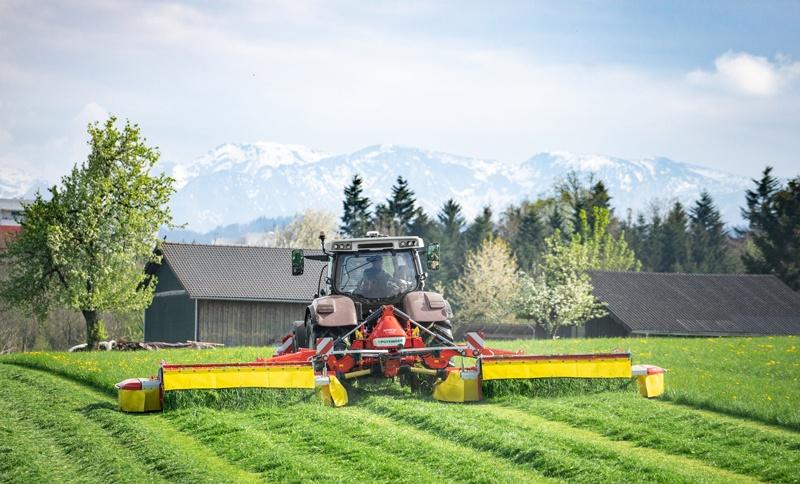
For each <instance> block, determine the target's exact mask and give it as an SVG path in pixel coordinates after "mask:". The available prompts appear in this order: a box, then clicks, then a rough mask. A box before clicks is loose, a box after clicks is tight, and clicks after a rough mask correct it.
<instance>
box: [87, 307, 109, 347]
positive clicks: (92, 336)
mask: <svg viewBox="0 0 800 484" xmlns="http://www.w3.org/2000/svg"><path fill="white" fill-rule="evenodd" d="M81 312H82V313H83V318H84V319H85V320H86V349H87V350H96V349H97V343H99V342H100V341H101V340H102V339H103V338H105V333H106V331H105V327H104V326H103V321H101V320H100V319H99V318H98V314H97V311H95V310H93V309H85V310H83V311H81Z"/></svg>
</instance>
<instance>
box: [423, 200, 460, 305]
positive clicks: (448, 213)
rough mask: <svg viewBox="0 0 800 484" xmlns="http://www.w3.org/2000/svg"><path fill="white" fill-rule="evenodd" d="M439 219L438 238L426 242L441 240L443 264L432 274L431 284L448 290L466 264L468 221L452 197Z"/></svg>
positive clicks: (439, 214)
mask: <svg viewBox="0 0 800 484" xmlns="http://www.w3.org/2000/svg"><path fill="white" fill-rule="evenodd" d="M436 220H437V224H436V225H437V227H436V228H437V230H436V235H437V240H426V243H431V242H437V241H438V242H439V245H440V249H439V250H440V257H441V266H440V268H439V270H438V271H436V272H433V273H431V274H430V278H431V284H433V285H434V287H439V288H440V289H442V290H445V291H446V290H447V289H448V288H450V287H451V286H452V284H453V283H454V282H455V281H456V279H458V277H459V275H460V274H461V270H462V266H463V264H464V256H465V254H464V235H463V233H462V232H463V231H464V226H465V225H466V221H465V219H464V215H463V213H462V212H461V205H459V204H458V203H457V202H456V201H455V200H453V199H452V198H451V199H449V200H447V201H446V202H445V203H444V204H443V205H442V208H441V209H440V210H439V213H438V214H436ZM448 292H449V291H448Z"/></svg>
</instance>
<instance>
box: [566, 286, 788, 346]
mask: <svg viewBox="0 0 800 484" xmlns="http://www.w3.org/2000/svg"><path fill="white" fill-rule="evenodd" d="M590 276H591V279H592V285H593V286H594V294H595V296H596V297H597V298H598V299H599V300H600V301H602V302H604V303H605V304H606V305H607V309H608V315H607V316H605V317H604V318H600V319H598V320H595V321H590V322H589V323H587V324H586V327H585V328H580V329H579V331H580V333H582V334H580V333H579V334H576V335H578V336H586V337H607V336H651V335H665V336H667V335H668V336H751V335H752V336H757V335H788V334H800V293H798V292H795V291H793V290H792V289H791V288H789V286H787V285H786V284H784V283H783V282H782V281H781V280H780V279H778V278H777V277H775V276H772V275H749V274H680V273H675V274H673V273H655V272H600V271H597V272H591V273H590Z"/></svg>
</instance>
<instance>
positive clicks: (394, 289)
mask: <svg viewBox="0 0 800 484" xmlns="http://www.w3.org/2000/svg"><path fill="white" fill-rule="evenodd" d="M337 257H338V259H339V261H338V264H337V268H336V279H335V287H336V289H337V291H338V292H340V293H344V294H351V295H353V296H357V297H361V298H363V299H388V298H395V297H397V296H399V295H401V294H404V293H406V292H409V291H411V290H413V289H414V288H416V286H417V268H416V266H415V265H414V256H413V254H412V253H411V252H395V253H394V254H392V253H391V252H389V251H379V252H366V253H354V254H342V255H339V256H337Z"/></svg>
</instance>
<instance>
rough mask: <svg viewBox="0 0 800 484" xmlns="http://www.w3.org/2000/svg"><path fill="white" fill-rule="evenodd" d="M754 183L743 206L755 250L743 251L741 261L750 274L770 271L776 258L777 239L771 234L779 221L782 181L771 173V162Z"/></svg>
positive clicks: (743, 214)
mask: <svg viewBox="0 0 800 484" xmlns="http://www.w3.org/2000/svg"><path fill="white" fill-rule="evenodd" d="M753 183H755V184H756V188H755V189H754V190H747V191H746V192H745V202H746V204H747V207H746V208H743V209H742V216H743V217H744V218H745V220H747V221H748V222H749V224H748V225H749V226H748V232H747V236H748V237H749V238H750V240H752V242H753V245H754V246H755V249H756V250H755V251H754V252H745V253H744V254H742V262H744V266H745V268H746V269H747V272H749V273H751V274H767V273H770V272H771V270H772V264H770V262H768V260H772V261H775V260H777V256H776V254H777V252H778V248H777V247H776V246H775V242H777V241H776V240H774V237H772V236H771V235H770V234H771V233H772V232H774V231H775V227H777V225H778V216H777V214H776V213H775V207H774V203H773V202H774V199H775V194H776V193H777V192H778V190H779V189H780V182H779V181H778V180H777V179H776V178H775V177H773V176H772V167H771V166H768V167H766V168H765V169H764V172H763V174H762V176H761V179H760V180H753Z"/></svg>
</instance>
